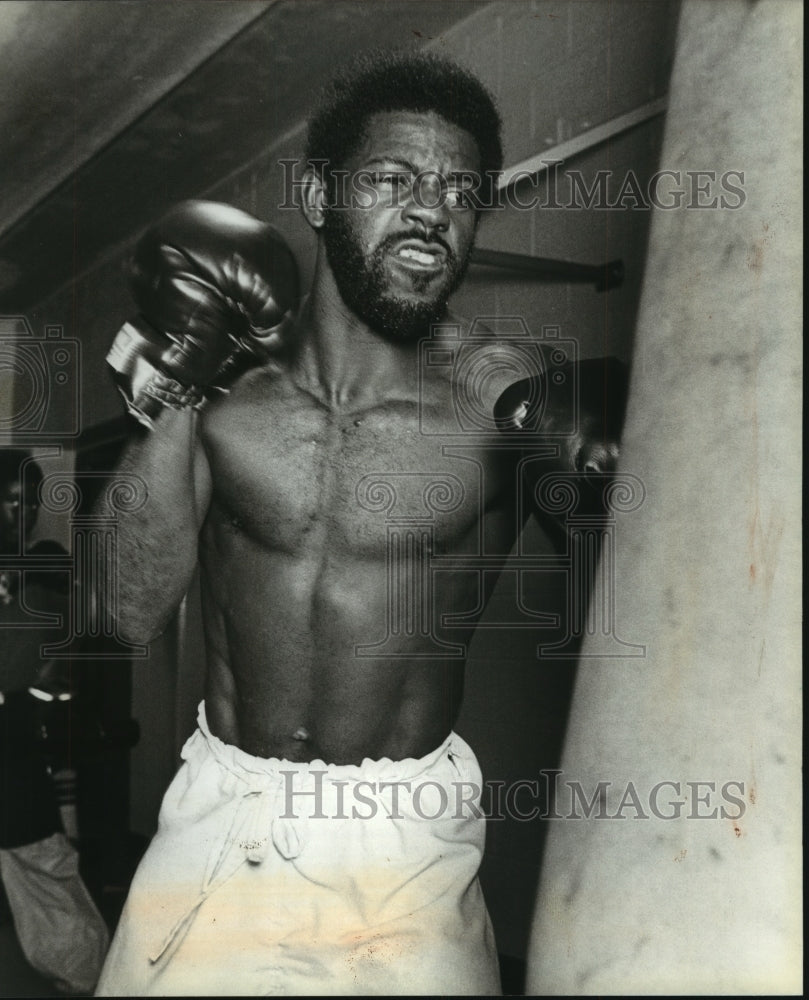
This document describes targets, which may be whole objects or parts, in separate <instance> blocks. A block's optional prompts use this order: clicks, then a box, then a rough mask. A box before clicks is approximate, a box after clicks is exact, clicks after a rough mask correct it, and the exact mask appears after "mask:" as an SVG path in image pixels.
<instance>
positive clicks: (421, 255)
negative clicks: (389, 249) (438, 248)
mask: <svg viewBox="0 0 809 1000" xmlns="http://www.w3.org/2000/svg"><path fill="white" fill-rule="evenodd" d="M399 256H400V257H407V258H409V259H410V260H415V261H418V263H419V264H433V263H435V254H431V253H426V252H425V251H423V250H416V249H415V248H414V247H405V248H404V249H403V250H400V251H399Z"/></svg>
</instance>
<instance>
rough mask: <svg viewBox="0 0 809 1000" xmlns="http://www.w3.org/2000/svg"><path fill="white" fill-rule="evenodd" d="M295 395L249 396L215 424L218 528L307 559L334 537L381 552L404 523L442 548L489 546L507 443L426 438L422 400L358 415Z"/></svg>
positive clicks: (363, 554) (211, 431)
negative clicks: (500, 450) (502, 448)
mask: <svg viewBox="0 0 809 1000" xmlns="http://www.w3.org/2000/svg"><path fill="white" fill-rule="evenodd" d="M234 402H236V401H234ZM289 402H290V401H289V400H285V399H281V400H278V401H277V402H276V401H273V400H263V401H261V402H260V403H259V402H252V401H244V402H242V403H239V404H238V405H232V406H225V407H221V408H220V410H219V412H218V413H217V414H216V415H215V418H214V419H213V420H211V421H209V423H208V426H207V429H206V435H205V446H206V451H207V452H208V457H209V461H210V464H211V471H212V476H213V482H214V496H213V502H212V507H211V512H210V514H209V526H210V527H211V528H212V529H213V530H214V531H216V532H217V533H219V534H221V535H223V536H227V535H228V534H239V533H241V534H245V535H247V536H249V537H250V538H251V539H253V540H254V541H255V542H257V543H259V544H261V545H262V546H266V547H267V548H269V549H272V550H275V551H283V552H288V553H290V554H296V555H301V554H304V553H305V552H306V550H307V549H309V548H311V549H316V550H320V549H321V548H322V546H323V545H324V544H327V545H328V546H329V547H330V549H331V551H334V552H338V551H339V552H345V553H350V554H353V555H354V556H355V557H356V558H359V559H362V558H374V557H378V556H379V555H381V554H383V553H384V552H385V551H387V546H388V542H389V537H390V533H391V532H395V531H397V530H398V529H402V528H405V529H407V532H408V534H409V535H410V536H412V537H414V538H419V537H423V538H429V539H430V545H431V548H432V550H433V551H434V552H436V553H444V554H452V553H456V552H457V553H460V552H470V553H471V552H479V551H480V550H481V547H482V545H483V542H482V533H483V530H484V524H485V522H486V521H487V519H488V518H490V517H491V515H492V514H496V513H497V512H498V511H499V510H500V508H501V507H502V506H504V503H505V492H506V490H505V486H506V484H505V483H504V481H503V475H502V471H501V469H500V467H499V461H498V456H497V453H496V451H494V450H492V449H488V448H486V447H482V446H480V445H479V444H478V443H476V442H475V441H474V440H465V441H464V442H463V446H461V447H457V446H456V447H453V446H451V445H450V444H449V443H448V441H449V439H448V438H445V437H443V436H442V435H440V434H435V433H428V434H425V433H424V430H423V421H421V420H420V419H419V407H418V404H417V402H416V401H396V402H388V403H385V404H382V405H379V406H375V407H372V408H367V409H360V410H355V411H352V412H336V411H334V410H331V409H329V408H327V407H325V406H323V405H321V404H319V403H318V402H317V401H315V400H313V399H312V398H311V397H308V396H305V395H300V396H298V397H296V398H295V400H294V405H293V406H289V405H285V404H287V403H289ZM434 423H435V421H434V422H433V425H434ZM509 544H510V542H509Z"/></svg>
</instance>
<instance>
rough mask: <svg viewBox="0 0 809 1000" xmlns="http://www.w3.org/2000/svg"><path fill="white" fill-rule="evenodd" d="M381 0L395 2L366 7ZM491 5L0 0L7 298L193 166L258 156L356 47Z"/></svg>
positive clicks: (113, 240) (0, 237) (432, 29)
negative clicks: (383, 14)
mask: <svg viewBox="0 0 809 1000" xmlns="http://www.w3.org/2000/svg"><path fill="white" fill-rule="evenodd" d="M371 3H372V4H373V6H374V7H375V8H376V9H375V11H374V13H375V14H376V15H378V14H379V6H380V5H382V4H384V5H385V7H386V15H387V16H386V17H385V18H380V17H379V16H375V17H372V18H369V17H365V16H364V14H366V13H367V12H368V9H369V4H371ZM481 6H484V4H483V3H476V2H475V0H409V2H407V3H401V2H399V3H395V2H391V3H388V2H387V0H357V2H340V3H332V2H331V0H280V2H272V0H263V2H253V0H170V2H169V0H82V2H73V3H67V2H64V0H53V2H52V0H14V2H0V95H1V96H0V127H2V134H3V158H2V162H1V163H0V311H3V312H6V313H9V312H14V313H19V312H23V311H25V310H27V309H29V308H31V307H32V306H35V305H36V304H37V303H38V302H41V301H42V300H43V298H45V297H47V296H48V295H49V294H50V293H52V292H53V291H54V290H56V289H57V288H59V287H61V286H63V285H64V284H66V283H67V282H69V281H70V280H71V279H72V278H73V277H75V276H76V275H78V274H81V273H82V272H84V271H86V270H87V269H88V268H89V267H90V266H91V265H92V264H93V263H94V262H96V261H97V260H99V259H100V258H103V257H104V256H107V255H108V254H110V253H111V252H112V251H113V250H114V248H116V247H118V246H119V245H120V244H121V243H122V242H123V241H125V240H127V239H128V238H130V237H131V235H132V233H133V232H135V231H137V230H138V229H139V228H141V227H142V226H143V225H144V223H145V222H146V221H147V220H150V219H153V218H154V217H156V216H157V215H159V214H160V213H161V211H163V210H164V209H165V208H166V207H167V206H168V205H169V204H171V203H172V202H174V201H176V200H178V199H180V198H182V197H187V195H188V187H187V182H186V179H187V176H188V174H189V172H190V170H191V168H192V166H193V172H194V177H195V181H196V183H197V186H198V188H199V190H200V192H204V190H205V189H206V187H208V186H210V185H212V184H214V183H215V182H216V181H217V180H219V179H221V178H222V177H224V176H226V175H227V174H228V173H230V172H231V171H233V170H235V169H237V168H238V167H240V166H241V165H243V164H244V163H245V162H247V161H249V160H250V159H251V158H253V157H255V156H257V155H258V154H259V153H260V152H261V151H262V150H263V149H265V148H266V147H267V146H268V144H269V143H270V141H271V140H272V139H273V138H275V137H278V136H280V135H283V133H284V132H285V131H286V130H288V129H290V128H291V127H293V125H295V124H296V123H297V122H298V121H299V120H300V119H301V118H302V117H303V116H304V115H305V114H306V112H307V110H308V109H309V108H310V107H311V101H312V93H313V91H314V90H316V89H317V88H319V87H320V86H321V85H322V84H323V83H324V82H325V81H326V80H327V79H328V78H329V77H331V76H332V75H333V73H334V71H335V69H336V68H337V67H338V66H339V65H340V63H341V62H342V61H343V60H344V59H345V58H347V57H348V56H349V55H350V54H352V53H354V52H355V51H356V50H357V48H359V47H373V46H376V45H382V46H391V45H402V44H421V42H422V40H426V39H429V38H431V37H434V36H436V35H438V34H440V33H441V31H442V30H443V29H445V28H446V27H447V26H448V25H450V24H452V23H453V22H455V21H458V20H460V19H461V18H463V17H466V16H468V15H469V14H471V13H474V11H475V10H476V9H477V8H478V7H481ZM268 53H269V54H270V56H269V58H268ZM234 123H237V124H238V127H237V128H234Z"/></svg>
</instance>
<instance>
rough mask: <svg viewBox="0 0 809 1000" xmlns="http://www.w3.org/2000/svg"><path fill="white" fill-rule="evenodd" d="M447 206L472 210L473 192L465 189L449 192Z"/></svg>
mask: <svg viewBox="0 0 809 1000" xmlns="http://www.w3.org/2000/svg"><path fill="white" fill-rule="evenodd" d="M447 205H449V207H450V208H472V192H471V191H467V190H465V189H464V188H456V189H455V190H454V191H453V190H450V191H448V192H447Z"/></svg>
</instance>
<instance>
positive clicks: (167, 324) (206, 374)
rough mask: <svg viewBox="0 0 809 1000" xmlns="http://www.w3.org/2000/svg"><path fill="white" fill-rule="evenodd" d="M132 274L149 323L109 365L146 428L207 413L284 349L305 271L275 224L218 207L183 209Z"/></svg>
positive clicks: (137, 324) (141, 321) (132, 327)
mask: <svg viewBox="0 0 809 1000" xmlns="http://www.w3.org/2000/svg"><path fill="white" fill-rule="evenodd" d="M128 273H129V279H130V284H131V288H132V292H133V295H134V298H135V301H136V303H137V305H138V307H139V308H140V311H141V316H140V317H139V318H138V319H137V320H136V321H134V322H130V323H125V324H124V325H123V327H122V328H121V329H120V331H119V332H118V335H117V336H116V338H115V341H114V343H113V345H112V348H111V350H110V352H109V354H108V356H107V361H108V362H109V364H110V365H111V366H112V368H113V369H114V370H115V373H116V382H117V383H118V386H119V388H120V389H121V392H122V393H123V396H124V399H125V400H126V404H127V408H128V409H129V411H130V412H131V413H132V414H133V415H134V416H135V417H136V418H137V419H138V420H139V421H140V422H141V423H143V424H145V425H146V426H149V427H151V426H152V420H153V418H154V416H155V415H156V414H157V413H158V412H159V411H160V409H161V408H162V407H164V406H169V407H172V408H174V409H183V408H185V407H188V406H198V405H200V404H201V403H202V401H203V400H204V398H205V393H206V390H208V389H209V388H211V387H212V386H214V385H217V384H222V383H223V382H224V381H226V377H227V374H228V373H229V372H231V371H232V370H235V369H237V368H240V367H244V361H245V359H246V360H247V362H248V363H250V362H252V363H261V362H262V361H264V360H266V359H267V358H268V357H269V356H270V355H271V354H272V353H274V352H276V351H278V350H279V349H280V347H281V346H282V332H281V329H280V328H281V325H282V321H283V320H284V318H285V316H286V314H287V313H288V312H289V311H290V310H292V309H293V308H294V307H295V305H296V304H297V301H298V270H297V266H296V263H295V258H294V257H293V255H292V253H291V251H290V250H289V248H288V247H287V245H286V244H285V242H284V240H283V239H282V237H281V236H280V234H279V233H278V232H277V230H275V229H274V228H273V227H272V226H270V225H268V224H266V223H263V222H260V221H259V220H258V219H255V218H253V217H252V216H251V215H248V214H247V213H246V212H242V211H241V210H240V209H237V208H233V207H232V206H230V205H223V204H219V203H217V202H208V201H188V202H183V203H182V204H180V205H178V206H177V207H176V208H174V209H173V210H172V211H171V212H169V214H168V215H166V216H165V217H164V218H163V219H162V220H161V221H160V222H159V223H157V224H156V225H154V226H152V227H151V228H150V229H148V230H147V231H146V232H145V233H144V234H143V236H142V237H141V238H140V240H139V241H138V243H137V245H136V247H135V250H134V253H133V255H132V258H131V260H130V262H129V266H128Z"/></svg>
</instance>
